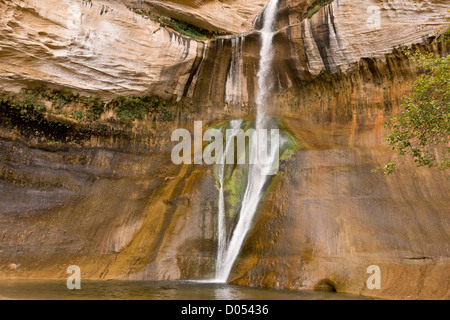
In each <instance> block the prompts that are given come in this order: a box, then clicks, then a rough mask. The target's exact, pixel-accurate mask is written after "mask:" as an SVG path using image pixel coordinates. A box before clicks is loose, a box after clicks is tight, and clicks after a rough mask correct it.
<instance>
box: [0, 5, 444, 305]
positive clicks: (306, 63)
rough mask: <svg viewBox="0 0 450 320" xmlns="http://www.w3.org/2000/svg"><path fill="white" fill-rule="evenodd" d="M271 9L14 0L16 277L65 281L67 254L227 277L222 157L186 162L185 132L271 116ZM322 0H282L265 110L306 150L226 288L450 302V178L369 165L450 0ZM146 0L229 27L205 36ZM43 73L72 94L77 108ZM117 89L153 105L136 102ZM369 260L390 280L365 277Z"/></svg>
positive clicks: (2, 180) (8, 178)
mask: <svg viewBox="0 0 450 320" xmlns="http://www.w3.org/2000/svg"><path fill="white" fill-rule="evenodd" d="M267 3H268V1H267V0H266V1H264V0H261V1H242V0H234V1H232V0H227V1H217V0H204V1H194V0H192V1H181V0H173V1H130V0H123V1H120V0H116V1H100V0H92V1H78V0H64V1H61V0H45V1H34V0H0V15H1V19H0V89H1V90H2V95H1V98H0V123H1V126H0V278H6V279H8V278H65V277H67V274H66V269H67V267H68V266H69V265H78V266H80V267H81V270H82V274H83V278H86V279H135V280H144V279H145V280H176V279H211V278H213V277H214V273H215V264H216V254H217V223H218V222H217V210H218V199H219V190H218V187H217V183H216V180H215V178H214V167H213V166H207V165H180V166H176V165H174V164H172V161H171V158H170V155H171V150H172V148H173V147H174V145H175V144H176V143H174V142H171V133H172V131H173V130H175V129H177V128H187V129H188V130H190V131H191V132H193V128H194V123H193V121H194V120H202V121H203V123H204V125H205V126H206V125H209V126H215V125H217V124H219V123H222V122H224V121H227V120H233V119H253V118H254V117H255V112H256V109H255V108H256V107H255V91H256V87H257V80H256V74H257V71H258V70H257V68H258V62H259V58H260V57H259V52H260V46H261V42H260V37H259V33H258V32H257V31H255V29H257V28H258V25H260V24H261V21H260V18H259V16H260V14H261V12H262V11H263V10H264V7H265V5H266V4H267ZM326 3H329V1H322V2H321V1H313V0H303V1H302V0H281V1H280V6H279V11H278V17H277V30H278V31H277V33H276V35H275V36H274V40H273V41H274V50H275V55H274V56H275V59H274V68H273V69H274V72H273V73H272V75H271V76H272V77H273V79H274V84H275V86H274V92H275V94H274V95H273V97H272V98H273V101H271V103H270V104H269V109H268V114H269V115H270V116H272V117H276V118H278V119H279V121H280V122H281V123H282V124H283V126H284V129H285V131H286V132H288V133H289V134H290V136H292V137H294V138H295V139H296V140H297V144H298V146H297V148H296V149H295V151H294V152H293V153H292V155H291V156H290V157H287V158H286V159H284V160H282V162H281V165H280V172H279V173H278V174H277V175H276V176H275V177H274V178H273V181H272V182H271V185H270V188H269V189H268V191H267V194H266V196H265V197H264V199H263V200H262V201H261V204H260V207H259V209H258V211H257V213H256V216H255V218H254V221H253V226H252V229H251V231H250V233H249V234H248V236H247V238H246V240H245V243H244V245H243V248H242V251H241V253H240V255H239V257H238V260H237V261H236V263H235V265H234V268H233V270H232V272H231V275H230V278H229V279H228V282H230V283H233V284H238V285H248V286H254V287H267V288H285V289H292V290H302V289H323V288H326V289H332V290H336V291H338V292H346V293H355V294H362V295H367V296H377V297H381V298H401V299H406V298H438V299H449V298H450V283H449V280H450V247H449V246H450V212H449V208H450V184H449V180H448V179H449V175H448V173H446V172H442V171H439V170H438V169H433V168H432V169H429V168H416V167H414V166H413V165H412V164H410V163H408V162H405V163H402V165H401V166H400V168H399V170H398V172H396V173H395V174H393V175H392V176H383V174H381V173H373V172H372V169H374V168H377V167H379V166H382V165H384V164H385V163H387V162H388V161H390V160H391V159H393V158H394V157H395V154H394V153H393V152H392V151H391V150H389V148H388V147H387V144H386V142H385V139H384V136H385V133H386V129H385V128H384V122H386V121H387V119H388V117H389V116H390V115H392V113H393V112H397V111H399V110H401V97H402V96H403V95H404V94H405V93H406V92H407V90H408V86H409V85H410V84H411V83H412V81H413V80H414V79H415V78H416V77H417V75H418V74H419V73H420V72H421V70H418V68H417V66H416V65H415V64H414V63H412V62H411V61H408V59H407V57H406V55H405V53H404V50H421V51H429V52H434V53H437V54H440V55H446V54H448V52H449V50H450V48H449V47H448V46H446V45H444V44H443V43H436V42H433V38H434V35H435V31H436V29H437V28H438V27H439V26H442V25H444V24H445V23H446V18H445V17H446V15H448V13H447V12H448V10H449V9H450V3H449V2H448V1H446V0H442V1H437V0H427V1H416V0H410V1H385V0H366V1H353V0H352V1H351V0H335V1H332V2H331V3H329V4H326ZM321 4H322V5H321ZM370 6H377V7H378V8H379V9H380V14H381V24H380V28H375V29H374V28H372V27H371V26H370V25H369V24H368V23H367V21H368V19H369V18H370V16H371V15H372V14H373V13H372V12H371V11H368V8H369V7H370ZM138 10H143V11H145V12H151V13H152V14H154V15H155V16H158V17H165V18H172V19H175V20H176V21H178V22H180V21H183V22H186V25H188V26H194V27H196V28H197V29H196V30H204V31H205V32H210V33H209V34H211V33H213V34H214V33H215V34H217V35H218V36H217V37H216V38H213V39H209V40H198V39H194V38H190V37H188V36H186V35H183V34H180V33H178V32H177V31H175V30H174V29H173V28H171V27H167V26H165V25H163V24H161V23H160V22H159V20H158V19H155V18H154V17H153V16H150V15H145V14H138V13H137V12H141V11H138ZM175 20H174V21H175ZM37 87H47V88H48V89H47V91H51V90H50V89H54V92H67V91H68V89H70V90H71V91H72V93H70V94H67V96H68V97H66V98H64V99H65V100H64V99H63V101H62V102H61V99H62V98H61V95H56V94H53V96H52V95H43V94H40V95H39V94H38V93H36V92H38V91H37V90H36V89H35V88H37ZM23 89H25V90H24V91H20V90H23ZM28 89H34V91H32V90H31V91H30V92H29V94H27V91H26V90H28ZM58 90H59V91H58ZM6 91H14V92H16V93H17V92H19V91H20V93H17V96H15V99H16V100H14V99H13V98H11V95H13V94H12V93H7V92H6ZM8 96H9V98H7V97H8ZM73 96H74V97H75V98H73V99H72V98H70V97H73ZM83 96H85V97H96V96H98V97H99V98H101V101H102V102H101V103H99V104H98V106H100V107H101V108H100V109H94V107H95V106H97V104H96V102H91V100H89V101H88V98H86V99H85V100H83V99H82V98H81V97H83ZM121 96H136V97H138V96H139V97H143V96H148V97H153V98H152V99H157V100H155V101H157V102H155V106H154V108H153V109H149V110H148V112H146V113H145V114H144V115H142V114H140V115H139V116H136V115H135V114H134V113H132V112H136V109H132V108H131V109H124V107H123V105H125V104H123V105H121V104H120V103H118V102H117V101H125V100H124V99H126V98H123V97H121ZM118 97H119V98H118ZM69 98H70V99H69ZM17 99H19V101H22V102H23V103H22V104H21V105H20V106H17V107H15V106H16V105H14V106H13V105H12V103H11V101H13V100H14V101H17ZM21 99H22V100H21ZM27 99H28V100H27ZM30 99H31V100H30ZM33 99H34V100H33ZM120 99H122V100H120ZM136 99H138V98H136ZM29 101H34V103H35V104H34V105H33V106H34V107H30V104H29ZM82 101H84V102H82ZM92 101H93V100H92ZM114 101H116V102H114ZM133 101H134V100H133ZM145 101H147V100H145ZM152 101H154V100H152ZM133 103H134V102H133ZM127 105H131V104H127ZM33 108H34V109H33ZM95 110H97V111H95ZM130 110H131V111H130ZM133 110H134V111H133ZM127 112H128V113H127ZM86 114H88V115H91V116H86ZM81 115H83V116H81ZM163 115H164V116H163ZM370 265H378V266H379V267H380V269H381V289H379V290H369V289H368V288H367V286H366V280H367V278H368V277H369V276H370V274H367V273H366V270H367V267H368V266H370Z"/></svg>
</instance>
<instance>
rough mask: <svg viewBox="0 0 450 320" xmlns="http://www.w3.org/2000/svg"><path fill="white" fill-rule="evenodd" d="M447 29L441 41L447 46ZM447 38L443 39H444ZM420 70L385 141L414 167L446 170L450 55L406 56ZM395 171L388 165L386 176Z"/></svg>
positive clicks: (449, 134)
mask: <svg viewBox="0 0 450 320" xmlns="http://www.w3.org/2000/svg"><path fill="white" fill-rule="evenodd" d="M448 30H449V29H447V31H446V33H444V38H443V40H442V41H446V42H447V43H448V41H449V38H448V34H449V31H448ZM446 35H447V36H446ZM408 55H409V57H410V59H411V60H412V61H415V62H416V63H417V64H418V66H419V67H420V68H421V69H422V70H423V72H424V73H423V74H422V75H421V76H419V78H418V79H417V80H416V81H415V82H414V83H413V85H412V86H411V89H412V90H411V94H409V95H407V96H405V97H404V99H403V106H404V108H405V111H404V112H401V113H398V114H396V115H394V116H393V117H392V118H391V119H390V122H389V123H387V124H386V125H387V126H388V127H389V130H390V131H389V133H388V135H387V141H388V144H389V146H390V147H392V148H393V149H394V150H396V151H397V152H398V155H399V156H405V155H410V156H411V157H412V159H413V161H414V163H415V164H416V165H417V166H428V167H438V168H440V169H442V170H445V169H448V168H449V167H450V158H449V155H450V146H449V142H450V141H449V138H450V55H447V56H444V57H436V56H435V55H433V54H431V53H420V52H416V53H414V54H408ZM396 169H397V163H396V162H395V161H394V162H391V163H389V164H387V165H386V166H385V167H384V172H385V173H386V174H391V173H393V172H394V171H395V170H396Z"/></svg>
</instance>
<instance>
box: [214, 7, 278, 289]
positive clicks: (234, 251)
mask: <svg viewBox="0 0 450 320" xmlns="http://www.w3.org/2000/svg"><path fill="white" fill-rule="evenodd" d="M277 11H278V0H271V1H270V2H269V4H268V5H267V7H266V10H265V12H264V14H263V21H264V23H263V28H262V29H261V30H260V34H261V39H262V46H261V53H260V55H261V57H260V62H259V71H258V93H257V97H256V104H257V118H256V125H255V127H256V128H255V129H256V132H258V129H265V127H266V122H267V121H266V107H267V102H268V99H269V97H270V94H271V91H272V81H271V78H270V73H271V71H272V60H273V48H272V41H273V36H274V34H275V32H274V23H275V19H276V15H277ZM278 149H279V141H274V140H272V141H271V148H270V158H271V160H272V161H271V163H274V162H275V161H278V159H275V158H276V156H278ZM258 152H259V151H258V139H251V145H250V155H253V156H256V155H258ZM253 163H258V161H256V162H253ZM222 170H223V169H222ZM271 170H272V166H271V165H267V164H253V165H249V170H248V182H247V188H246V191H245V193H244V198H243V200H242V205H241V211H240V213H239V221H238V223H237V225H236V227H235V229H234V231H233V234H232V237H231V240H230V243H229V244H228V245H227V243H226V234H227V230H226V224H225V203H224V195H223V171H222V172H221V190H220V198H219V250H218V257H217V265H216V278H215V279H214V280H213V281H214V282H222V283H225V282H226V281H227V280H228V277H229V275H230V272H231V269H232V268H233V265H234V262H235V261H236V259H237V257H238V255H239V252H240V251H241V248H242V245H243V243H244V240H245V237H246V235H247V233H248V231H249V230H250V227H251V224H252V221H253V217H254V215H255V213H256V210H257V208H258V205H259V202H260V200H261V198H262V195H263V191H264V190H263V189H264V185H265V184H266V182H267V181H268V176H269V175H270V172H271Z"/></svg>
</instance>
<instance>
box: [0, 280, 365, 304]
mask: <svg viewBox="0 0 450 320" xmlns="http://www.w3.org/2000/svg"><path fill="white" fill-rule="evenodd" d="M0 299H39V300H79V299H86V300H97V299H101V300H118V299H127V300H137V299H139V300H353V299H367V298H365V297H362V296H354V295H347V294H341V293H334V292H325V291H286V290H270V289H255V288H249V287H238V286H231V285H226V284H212V283H211V284H208V283H192V282H182V281H116V280H111V281H87V280H85V281H82V282H81V290H69V289H67V286H66V281H65V280H0Z"/></svg>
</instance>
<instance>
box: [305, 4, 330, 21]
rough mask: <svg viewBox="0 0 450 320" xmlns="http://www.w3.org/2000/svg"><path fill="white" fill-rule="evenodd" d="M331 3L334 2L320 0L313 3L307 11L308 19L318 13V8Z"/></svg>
mask: <svg viewBox="0 0 450 320" xmlns="http://www.w3.org/2000/svg"><path fill="white" fill-rule="evenodd" d="M333 1H334V0H321V1H316V2H315V3H313V4H312V5H311V7H310V8H309V10H308V19H311V18H312V17H313V16H314V15H315V14H316V13H317V12H319V10H320V8H322V7H325V6H326V5H328V4H330V3H332V2H333Z"/></svg>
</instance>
